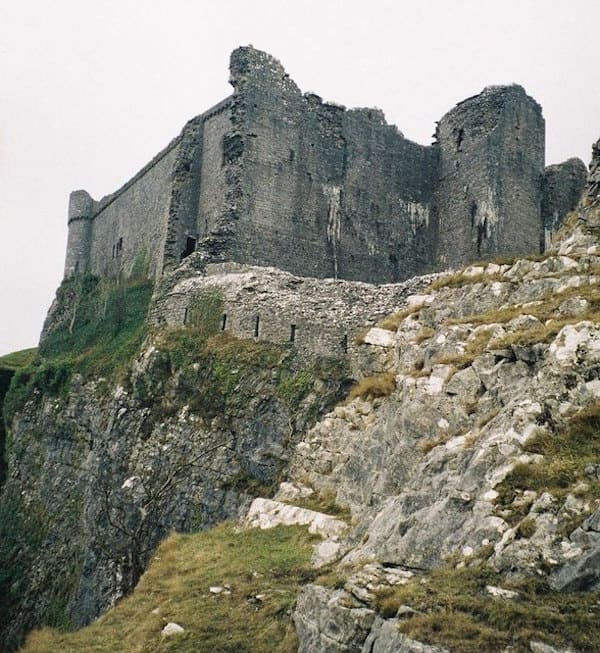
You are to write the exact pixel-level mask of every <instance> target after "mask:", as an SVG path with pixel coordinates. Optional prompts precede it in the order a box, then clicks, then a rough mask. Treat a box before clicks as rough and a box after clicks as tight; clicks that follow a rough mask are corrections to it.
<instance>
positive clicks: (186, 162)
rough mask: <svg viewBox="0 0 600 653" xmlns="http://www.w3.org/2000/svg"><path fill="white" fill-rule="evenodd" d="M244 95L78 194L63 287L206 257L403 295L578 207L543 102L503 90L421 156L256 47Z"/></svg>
mask: <svg viewBox="0 0 600 653" xmlns="http://www.w3.org/2000/svg"><path fill="white" fill-rule="evenodd" d="M230 71H231V78H230V82H231V84H232V86H233V89H234V92H233V94H232V95H231V96H229V97H227V98H226V99H224V100H223V101H222V102H220V103H219V104H217V105H215V106H214V107H212V108H211V109H209V110H208V111H206V112H205V113H203V114H201V115H200V116H197V117H196V118H193V119H192V120H190V121H189V122H188V123H187V124H186V125H185V127H184V128H183V130H182V132H181V134H180V135H179V136H178V137H176V138H175V139H174V140H173V141H172V142H171V143H170V144H169V145H168V146H167V147H166V148H165V149H164V150H162V151H161V152H160V153H159V154H157V156H156V157H155V158H154V159H153V160H152V161H150V162H149V163H148V164H147V165H146V166H145V167H144V168H143V169H142V170H141V171H140V172H139V173H138V174H137V175H135V176H134V177H133V178H132V179H131V180H130V181H129V182H127V183H126V184H125V185H124V186H123V187H122V188H120V189H119V190H117V191H116V192H115V193H114V194H112V195H109V196H107V197H105V198H103V199H102V200H100V201H95V200H93V199H92V198H91V197H90V195H89V194H88V193H87V192H86V191H83V190H79V191H75V192H73V193H72V194H71V197H70V204H69V218H68V224H69V236H68V245H67V254H66V264H65V277H69V276H71V275H72V274H75V273H78V272H90V273H92V274H95V275H99V276H102V277H117V276H125V277H127V276H128V275H130V274H131V273H132V271H133V270H134V269H136V266H137V267H138V268H139V267H140V266H142V267H143V269H144V270H145V271H146V272H147V274H148V276H150V277H157V276H159V275H160V274H162V272H163V271H165V270H169V269H172V268H174V267H176V266H177V265H178V264H179V263H180V262H181V260H182V259H184V258H185V257H186V256H188V255H190V254H191V253H193V252H195V251H201V252H203V253H204V254H205V256H206V257H207V260H208V261H210V262H214V263H219V262H235V263H242V264H251V265H258V266H274V267H278V268H280V269H283V270H286V271H289V272H291V273H293V274H295V275H299V276H305V277H317V278H335V279H348V280H359V281H367V282H371V283H391V282H397V281H400V280H404V279H407V278H410V277H412V276H415V275H418V274H423V273H426V272H430V271H434V270H439V269H443V268H447V267H453V266H460V265H464V264H467V263H469V262H472V261H475V260H481V259H489V258H493V257H496V256H504V255H506V256H512V255H524V254H531V253H535V252H539V251H540V250H543V248H544V247H545V246H546V245H547V243H548V240H549V238H551V235H552V233H553V232H554V231H555V230H556V229H557V228H558V226H559V225H560V223H561V221H562V219H563V218H564V216H565V215H566V214H567V212H568V211H569V210H571V209H572V208H573V207H574V205H575V204H576V202H577V200H578V198H579V195H580V194H581V191H582V189H583V187H584V184H585V179H586V168H585V166H584V165H583V163H582V162H581V161H579V160H578V159H570V160H569V161H567V162H565V163H563V164H560V165H558V166H551V167H550V168H548V169H545V168H544V119H543V117H542V111H541V108H540V106H539V105H538V104H537V103H536V102H535V100H533V99H532V98H531V97H529V96H528V95H527V94H526V93H525V91H524V90H523V89H522V88H521V87H520V86H516V85H512V86H492V87H488V88H486V89H485V90H484V91H483V92H482V93H481V94H479V95H477V96H474V97H472V98H469V99H467V100H464V101H463V102H461V103H460V104H458V105H457V106H456V107H455V108H454V109H452V110H451V111H450V112H449V113H447V114H446V115H445V116H444V117H443V118H442V119H441V120H440V122H439V124H438V126H437V129H436V134H435V142H434V143H433V144H432V145H429V146H424V145H419V144H417V143H414V142H412V141H410V140H408V139H406V138H405V137H404V136H403V135H402V133H401V132H400V131H398V129H397V128H396V127H395V126H393V125H388V124H387V123H386V122H385V120H384V116H383V114H382V113H381V111H379V110H377V109H349V110H348V109H346V108H344V107H342V106H340V105H336V104H331V103H327V102H323V101H322V100H321V98H320V97H318V96H316V95H314V94H302V92H301V91H300V90H299V89H298V87H297V86H296V84H295V83H294V82H293V81H292V80H291V79H290V78H289V76H288V75H287V74H286V72H285V70H284V69H283V67H282V66H281V64H280V63H279V62H278V61H277V60H276V59H274V58H273V57H271V56H270V55H268V54H266V53H264V52H261V51H259V50H256V49H254V48H252V47H241V48H238V49H237V50H235V51H234V52H233V53H232V55H231V63H230Z"/></svg>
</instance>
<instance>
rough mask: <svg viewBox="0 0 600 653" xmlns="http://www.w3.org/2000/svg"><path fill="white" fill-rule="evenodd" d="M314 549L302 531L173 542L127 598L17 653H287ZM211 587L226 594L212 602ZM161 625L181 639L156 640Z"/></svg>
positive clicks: (293, 644) (216, 534)
mask: <svg viewBox="0 0 600 653" xmlns="http://www.w3.org/2000/svg"><path fill="white" fill-rule="evenodd" d="M313 541H314V538H313V537H312V536H310V535H308V533H307V532H306V529H303V528H300V527H291V528H290V527H287V528H284V527H278V528H274V529H271V530H266V531H261V530H258V529H256V530H248V531H241V532H236V529H235V528H234V527H233V526H232V525H230V524H224V525H221V526H217V527H216V528H214V529H212V530H210V531H206V532H204V533H197V534H193V535H172V536H171V537H170V538H169V539H168V540H166V541H165V542H164V543H163V544H162V545H161V546H160V547H159V549H158V550H157V552H156V554H155V556H154V558H153V561H152V563H151V565H150V567H149V569H148V570H147V572H146V573H145V574H144V576H143V577H142V579H141V581H140V583H139V584H138V586H137V588H136V589H135V591H134V592H133V594H131V595H130V596H129V597H128V598H126V599H123V600H122V601H121V602H120V603H119V604H118V605H117V606H116V607H115V608H113V609H112V610H109V611H108V613H106V614H105V615H104V616H102V617H101V618H100V619H98V620H97V621H96V622H94V623H93V624H92V625H90V626H88V627H86V628H83V629H82V630H79V631H77V632H75V633H60V632H57V631H56V630H51V629H44V630H41V631H37V632H34V633H32V634H31V635H30V636H29V637H28V639H27V642H26V644H25V646H24V648H23V649H22V653H55V652H56V651H65V653H80V652H81V653H84V652H85V653H88V652H90V651H93V652H96V653H117V652H119V653H120V652H121V651H132V652H134V651H135V652H137V653H162V652H167V651H168V652H171V653H209V652H210V653H234V652H235V653H238V652H247V653H292V651H296V650H297V648H298V641H297V638H296V635H295V631H294V629H293V625H292V622H291V618H290V617H291V610H292V608H293V606H294V603H295V599H296V595H297V593H298V590H299V588H300V586H301V585H302V584H304V583H306V582H308V581H310V580H312V579H313V578H314V575H315V572H314V571H313V570H312V569H311V566H310V557H311V553H312V548H311V543H312V542H313ZM216 586H218V587H223V588H227V589H226V590H225V591H224V592H221V593H220V594H212V593H211V592H210V589H209V588H210V587H216ZM157 608H158V611H159V612H158V614H156V613H153V610H155V609H157ZM167 622H176V623H178V624H179V625H181V626H182V627H183V628H184V629H185V632H184V633H182V634H179V635H174V636H172V637H162V636H161V630H162V628H163V627H164V625H165V624H166V623H167Z"/></svg>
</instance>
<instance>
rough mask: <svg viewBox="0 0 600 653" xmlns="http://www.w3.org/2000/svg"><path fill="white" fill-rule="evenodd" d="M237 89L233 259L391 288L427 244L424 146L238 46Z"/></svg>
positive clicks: (431, 159) (428, 154)
mask: <svg viewBox="0 0 600 653" xmlns="http://www.w3.org/2000/svg"><path fill="white" fill-rule="evenodd" d="M231 73H232V83H233V85H234V88H235V90H236V93H235V95H234V108H233V110H232V123H233V126H234V130H235V134H232V139H233V138H234V137H235V139H237V140H235V143H236V145H237V147H236V149H234V150H233V152H232V159H231V161H229V162H228V165H229V166H231V170H232V171H235V172H236V174H235V175H232V176H235V177H236V180H237V183H238V185H239V202H237V204H236V212H235V218H234V219H235V224H234V225H233V226H232V228H233V229H234V230H235V236H234V237H233V238H232V239H231V249H230V252H229V256H230V258H231V260H235V261H238V262H241V263H253V264H257V265H276V266H278V267H280V268H282V269H286V270H289V271H291V272H293V273H294V274H299V275H306V276H315V277H339V278H345V279H363V280H366V281H371V282H378V283H382V282H387V281H395V280H397V279H399V278H406V277H408V276H412V275H414V274H416V273H417V272H419V271H422V269H423V268H422V267H421V265H420V263H419V264H417V260H418V259H419V256H417V255H416V254H415V252H416V251H420V258H423V257H425V256H426V254H427V252H428V250H431V247H429V248H428V247H427V246H425V245H422V246H421V245H420V243H421V242H426V241H427V238H422V233H424V232H425V231H427V225H428V224H431V222H430V217H431V211H430V207H429V204H428V202H429V201H430V198H431V179H432V177H433V176H434V168H435V154H434V153H433V151H432V150H431V148H426V147H424V146H420V145H417V144H415V143H411V142H410V141H407V140H406V139H404V137H403V136H402V135H401V134H400V133H399V132H398V131H397V129H396V128H395V127H392V126H389V125H387V124H385V121H384V120H383V117H382V115H381V113H380V112H378V111H376V110H354V111H346V110H345V109H344V108H343V107H339V106H336V105H331V104H326V103H323V102H321V100H320V98H318V97H317V96H314V95H312V94H307V95H302V94H301V92H300V90H299V89H298V87H297V86H296V85H295V84H294V82H293V81H291V80H290V79H289V77H288V76H287V75H286V73H285V71H284V70H283V68H282V67H281V65H280V64H279V62H278V61H276V60H275V59H273V58H272V57H270V56H269V55H267V54H265V53H262V52H259V51H257V50H253V49H252V48H240V49H238V50H236V51H235V52H234V53H233V55H232V61H231Z"/></svg>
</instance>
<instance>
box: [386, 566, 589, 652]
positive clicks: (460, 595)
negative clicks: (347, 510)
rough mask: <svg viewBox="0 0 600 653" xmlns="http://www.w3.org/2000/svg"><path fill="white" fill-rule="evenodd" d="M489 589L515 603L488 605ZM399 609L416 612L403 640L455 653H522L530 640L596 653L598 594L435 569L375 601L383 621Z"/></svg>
mask: <svg viewBox="0 0 600 653" xmlns="http://www.w3.org/2000/svg"><path fill="white" fill-rule="evenodd" d="M486 585H494V586H501V587H503V588H506V589H511V590H513V591H516V592H518V593H519V598H518V599H515V600H507V599H500V598H493V597H492V596H490V595H489V594H488V593H487V592H486V590H485V588H486ZM401 605H408V606H410V607H411V608H413V610H416V611H417V614H416V615H414V616H412V617H410V618H405V619H403V620H401V621H400V626H399V628H400V630H401V631H402V632H403V633H405V634H406V635H408V636H409V637H412V638H414V639H417V640H419V641H424V642H427V643H429V644H436V645H438V646H443V647H447V648H448V649H449V650H451V651H453V653H497V652H498V651H503V650H505V649H506V648H507V647H511V648H510V650H511V651H514V652H515V653H525V652H526V651H527V652H528V651H530V650H531V649H530V646H529V643H530V641H531V640H532V639H533V640H537V641H541V642H546V643H548V644H552V645H554V646H565V645H571V646H575V647H576V649H577V650H578V651H581V652H585V653H595V652H597V651H599V650H600V620H599V618H598V617H599V616H600V592H586V593H575V592H571V593H559V592H554V591H552V590H551V589H550V588H549V587H548V586H547V585H546V584H545V583H544V582H543V580H541V579H536V578H528V579H525V580H523V581H518V582H514V581H513V582H506V581H505V580H503V578H502V577H501V576H500V575H499V574H496V573H494V572H493V571H492V570H490V569H489V568H487V567H485V566H484V565H478V566H474V567H468V568H463V569H455V568H442V569H438V570H434V571H432V572H431V573H430V574H429V575H428V576H426V577H424V578H417V579H415V580H413V581H411V582H410V583H408V584H407V585H403V586H397V587H395V588H391V589H389V590H384V591H381V592H379V593H378V594H377V596H376V608H377V609H378V610H379V612H380V613H382V614H383V615H384V616H386V617H393V616H395V614H396V612H397V610H398V608H399V607H400V606H401Z"/></svg>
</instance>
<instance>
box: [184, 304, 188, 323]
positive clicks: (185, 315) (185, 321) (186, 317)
mask: <svg viewBox="0 0 600 653" xmlns="http://www.w3.org/2000/svg"><path fill="white" fill-rule="evenodd" d="M187 321H188V308H187V306H186V308H185V311H184V312H183V323H184V324H187Z"/></svg>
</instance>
